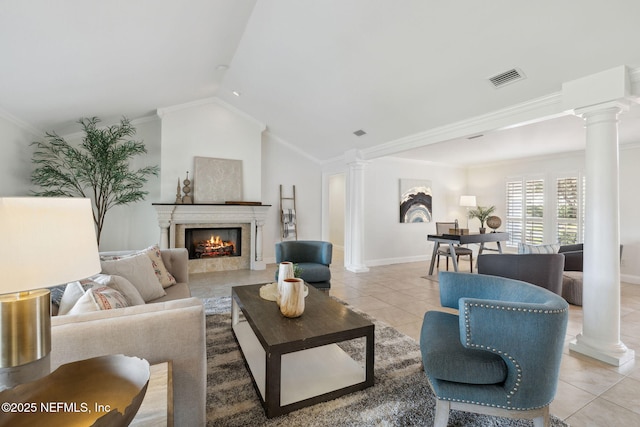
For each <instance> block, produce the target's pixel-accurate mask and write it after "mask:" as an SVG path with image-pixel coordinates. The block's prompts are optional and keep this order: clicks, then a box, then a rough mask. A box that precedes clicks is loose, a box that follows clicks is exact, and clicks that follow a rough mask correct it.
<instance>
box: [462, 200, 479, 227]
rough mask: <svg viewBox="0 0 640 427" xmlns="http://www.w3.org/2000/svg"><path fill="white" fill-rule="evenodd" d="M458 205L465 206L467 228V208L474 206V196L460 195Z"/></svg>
mask: <svg viewBox="0 0 640 427" xmlns="http://www.w3.org/2000/svg"><path fill="white" fill-rule="evenodd" d="M460 206H464V207H466V208H467V214H466V217H467V229H469V208H471V207H474V208H475V207H476V206H477V205H476V196H460Z"/></svg>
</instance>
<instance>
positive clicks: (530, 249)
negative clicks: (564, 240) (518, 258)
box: [518, 243, 560, 254]
mask: <svg viewBox="0 0 640 427" xmlns="http://www.w3.org/2000/svg"><path fill="white" fill-rule="evenodd" d="M559 250H560V244H559V243H553V244H550V245H527V244H526V243H518V253H519V254H557V253H558V251H559Z"/></svg>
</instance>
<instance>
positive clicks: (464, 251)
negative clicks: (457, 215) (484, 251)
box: [436, 222, 473, 271]
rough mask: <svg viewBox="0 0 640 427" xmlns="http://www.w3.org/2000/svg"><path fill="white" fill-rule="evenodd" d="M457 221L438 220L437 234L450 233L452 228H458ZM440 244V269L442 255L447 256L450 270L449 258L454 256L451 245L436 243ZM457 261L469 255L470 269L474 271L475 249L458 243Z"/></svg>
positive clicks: (456, 250) (456, 249)
mask: <svg viewBox="0 0 640 427" xmlns="http://www.w3.org/2000/svg"><path fill="white" fill-rule="evenodd" d="M456 225H457V223H455V222H436V233H437V234H440V235H441V234H448V233H449V230H450V229H453V228H456ZM436 244H437V245H439V246H438V252H437V253H438V269H440V256H441V255H442V256H444V257H447V271H449V258H450V257H451V256H452V255H451V252H450V248H449V245H446V246H440V243H436ZM455 252H456V261H459V260H460V257H461V256H468V257H469V271H473V251H472V250H471V249H469V248H467V247H465V246H460V245H456V248H455Z"/></svg>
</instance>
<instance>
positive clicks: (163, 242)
mask: <svg viewBox="0 0 640 427" xmlns="http://www.w3.org/2000/svg"><path fill="white" fill-rule="evenodd" d="M154 207H155V208H156V213H157V214H158V225H159V226H160V241H159V242H158V245H159V246H160V249H168V248H169V227H170V226H171V219H172V216H173V211H174V209H175V206H173V205H154Z"/></svg>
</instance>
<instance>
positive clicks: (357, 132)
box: [353, 129, 367, 136]
mask: <svg viewBox="0 0 640 427" xmlns="http://www.w3.org/2000/svg"><path fill="white" fill-rule="evenodd" d="M353 134H354V135H355V136H362V135H366V134H367V133H366V132H365V131H363V130H362V129H358V130H357V131H355V132H354V133H353Z"/></svg>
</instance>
